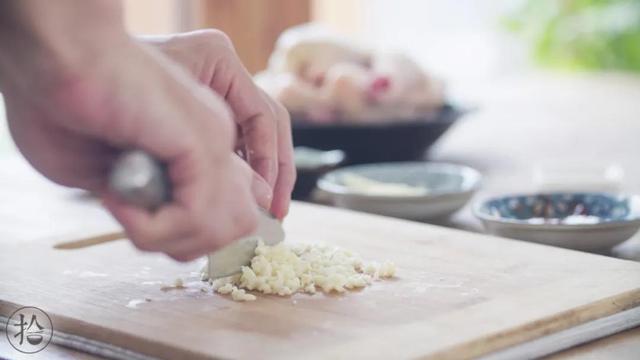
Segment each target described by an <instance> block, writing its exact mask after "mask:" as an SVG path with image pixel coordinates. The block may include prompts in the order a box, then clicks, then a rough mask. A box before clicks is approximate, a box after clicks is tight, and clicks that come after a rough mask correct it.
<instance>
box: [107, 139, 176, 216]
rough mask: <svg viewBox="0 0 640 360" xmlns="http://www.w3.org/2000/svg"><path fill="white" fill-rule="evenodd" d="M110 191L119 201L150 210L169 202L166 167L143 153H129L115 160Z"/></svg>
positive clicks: (140, 151) (169, 185)
mask: <svg viewBox="0 0 640 360" xmlns="http://www.w3.org/2000/svg"><path fill="white" fill-rule="evenodd" d="M109 189H110V190H111V191H113V192H114V193H115V194H116V195H117V196H118V197H119V198H120V199H121V200H123V201H125V202H127V203H129V204H131V205H135V206H139V207H142V208H145V209H147V210H150V211H153V210H155V209H158V208H159V207H161V206H162V205H163V204H166V203H168V202H170V201H171V183H170V181H169V177H168V175H167V168H166V166H165V165H164V164H162V163H160V162H159V161H158V160H156V159H155V158H154V157H153V156H151V155H149V154H148V153H146V152H144V151H142V150H128V151H125V152H123V153H122V154H120V155H119V156H118V158H117V159H116V161H115V163H114V165H113V167H112V168H111V173H110V174H109Z"/></svg>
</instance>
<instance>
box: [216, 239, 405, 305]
mask: <svg viewBox="0 0 640 360" xmlns="http://www.w3.org/2000/svg"><path fill="white" fill-rule="evenodd" d="M255 254H256V255H255V256H254V258H253V259H252V260H251V266H250V267H249V266H244V267H242V273H241V274H238V275H234V276H230V277H226V278H222V279H217V280H214V281H212V283H211V284H212V286H213V288H214V290H215V291H216V292H218V293H220V294H231V297H232V298H233V300H236V301H253V300H255V299H256V297H255V296H254V295H252V294H249V293H247V292H246V290H254V291H259V292H261V293H264V294H277V295H280V296H287V295H291V294H294V293H297V292H305V293H309V294H314V293H316V291H322V292H325V293H330V292H332V291H336V292H339V293H343V292H345V291H347V290H350V289H356V288H363V287H365V286H367V285H369V284H371V282H372V281H373V280H377V279H379V278H390V277H393V276H394V275H395V271H396V268H395V265H394V264H393V263H391V262H384V263H382V264H378V263H376V262H371V263H367V264H364V263H363V261H362V260H361V259H360V257H359V256H357V255H354V254H353V253H351V252H350V251H347V250H344V249H340V248H337V247H333V246H327V245H294V246H289V245H286V244H284V243H280V244H278V245H276V246H266V245H264V243H263V242H262V241H260V242H259V245H258V247H257V248H256V252H255Z"/></svg>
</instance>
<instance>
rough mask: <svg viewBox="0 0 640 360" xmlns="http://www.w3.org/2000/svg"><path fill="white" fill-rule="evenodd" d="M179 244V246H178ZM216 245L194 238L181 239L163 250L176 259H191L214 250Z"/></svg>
mask: <svg viewBox="0 0 640 360" xmlns="http://www.w3.org/2000/svg"><path fill="white" fill-rule="evenodd" d="M178 244H180V246H178ZM217 248H218V247H217V246H215V245H214V244H211V243H209V242H205V241H202V240H200V239H196V238H189V239H181V241H179V242H174V243H173V244H171V247H167V248H166V249H165V250H164V252H165V253H166V254H167V255H168V256H169V257H171V258H172V259H174V260H177V261H182V262H186V261H192V260H195V259H198V258H200V257H203V256H206V255H207V254H209V253H211V252H212V251H215V250H216V249H217Z"/></svg>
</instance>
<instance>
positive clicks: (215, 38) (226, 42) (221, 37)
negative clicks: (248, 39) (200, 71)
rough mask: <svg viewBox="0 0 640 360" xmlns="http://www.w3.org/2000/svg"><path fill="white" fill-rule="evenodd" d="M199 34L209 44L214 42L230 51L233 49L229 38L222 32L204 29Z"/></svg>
mask: <svg viewBox="0 0 640 360" xmlns="http://www.w3.org/2000/svg"><path fill="white" fill-rule="evenodd" d="M201 34H202V36H204V37H205V38H206V39H207V40H208V41H210V42H214V43H216V44H220V45H222V46H225V47H228V48H231V49H232V48H233V42H232V41H231V38H230V37H229V35H227V34H226V33H225V32H224V31H221V30H218V29H205V30H202V31H201Z"/></svg>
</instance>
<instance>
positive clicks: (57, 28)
mask: <svg viewBox="0 0 640 360" xmlns="http://www.w3.org/2000/svg"><path fill="white" fill-rule="evenodd" d="M61 2H66V3H64V4H61ZM0 10H1V11H0V12H4V15H0V54H1V55H0V85H2V86H10V85H15V84H14V83H15V82H17V81H19V82H22V81H21V80H23V79H25V78H27V79H28V78H29V77H41V76H42V78H41V79H42V80H46V79H47V78H48V77H49V76H48V75H51V74H55V73H57V72H60V71H62V72H63V71H64V70H65V69H74V68H78V67H81V66H90V64H91V59H96V58H97V57H99V56H100V54H104V53H105V52H108V51H110V50H111V49H113V48H114V47H118V46H120V45H122V44H124V43H125V42H126V41H130V40H129V38H128V35H127V34H126V32H125V30H124V26H123V24H122V15H121V9H120V5H119V2H114V1H110V0H86V1H83V2H75V1H68V0H60V1H56V2H42V1H29V0H24V1H15V2H14V1H11V2H8V5H7V4H5V5H2V6H0Z"/></svg>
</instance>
